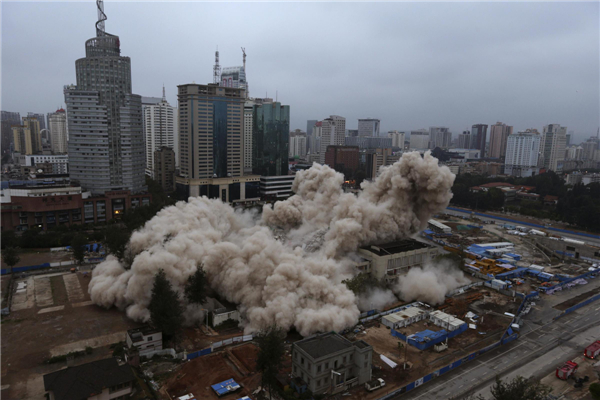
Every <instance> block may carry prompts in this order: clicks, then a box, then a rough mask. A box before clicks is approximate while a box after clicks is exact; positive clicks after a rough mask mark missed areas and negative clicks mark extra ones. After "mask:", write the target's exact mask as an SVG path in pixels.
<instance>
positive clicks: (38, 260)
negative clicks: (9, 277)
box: [2, 249, 72, 268]
mask: <svg viewBox="0 0 600 400" xmlns="http://www.w3.org/2000/svg"><path fill="white" fill-rule="evenodd" d="M19 257H20V258H21V260H20V261H19V262H18V263H17V265H15V267H27V266H29V265H40V264H44V263H53V262H59V261H69V260H71V259H72V253H70V252H67V251H54V252H50V250H49V249H25V250H23V252H21V253H19ZM2 268H8V267H7V266H6V265H5V264H4V260H2Z"/></svg>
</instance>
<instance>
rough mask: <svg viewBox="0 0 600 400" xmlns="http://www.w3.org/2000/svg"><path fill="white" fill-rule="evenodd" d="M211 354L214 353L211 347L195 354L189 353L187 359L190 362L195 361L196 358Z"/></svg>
mask: <svg viewBox="0 0 600 400" xmlns="http://www.w3.org/2000/svg"><path fill="white" fill-rule="evenodd" d="M210 353H212V349H211V348H210V347H209V348H206V349H202V350H198V351H195V352H193V353H188V355H187V359H188V360H193V359H194V358H196V357H200V356H205V355H207V354H210Z"/></svg>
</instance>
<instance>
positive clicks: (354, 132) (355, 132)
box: [346, 129, 358, 137]
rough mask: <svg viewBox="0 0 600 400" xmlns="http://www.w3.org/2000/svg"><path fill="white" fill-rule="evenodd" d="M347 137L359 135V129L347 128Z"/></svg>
mask: <svg viewBox="0 0 600 400" xmlns="http://www.w3.org/2000/svg"><path fill="white" fill-rule="evenodd" d="M346 137H358V129H346Z"/></svg>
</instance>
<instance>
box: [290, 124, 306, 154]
mask: <svg viewBox="0 0 600 400" xmlns="http://www.w3.org/2000/svg"><path fill="white" fill-rule="evenodd" d="M289 149H290V150H289V156H290V158H293V157H300V158H305V157H306V132H302V131H301V130H300V129H296V130H295V131H294V132H290V144H289Z"/></svg>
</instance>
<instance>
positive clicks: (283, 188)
mask: <svg viewBox="0 0 600 400" xmlns="http://www.w3.org/2000/svg"><path fill="white" fill-rule="evenodd" d="M294 179H295V176H294V175H281V176H261V177H260V198H261V199H262V200H267V201H277V200H285V199H287V198H288V197H290V196H291V195H292V185H293V184H294Z"/></svg>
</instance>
